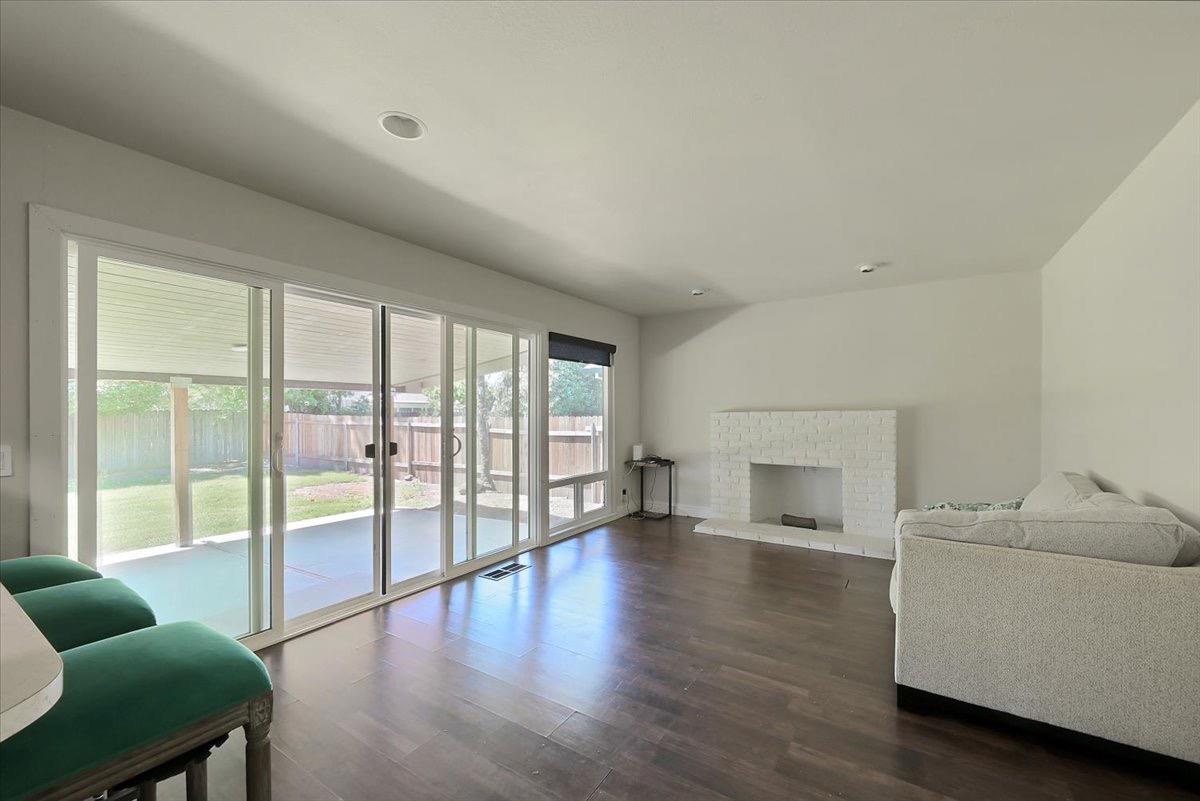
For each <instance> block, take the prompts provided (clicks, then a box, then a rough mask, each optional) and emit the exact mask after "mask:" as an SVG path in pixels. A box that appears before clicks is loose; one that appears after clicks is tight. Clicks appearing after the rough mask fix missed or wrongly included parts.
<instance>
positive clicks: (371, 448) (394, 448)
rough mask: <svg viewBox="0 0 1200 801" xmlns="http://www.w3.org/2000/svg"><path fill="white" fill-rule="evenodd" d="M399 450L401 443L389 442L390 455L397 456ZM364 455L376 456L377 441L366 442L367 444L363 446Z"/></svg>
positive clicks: (370, 457)
mask: <svg viewBox="0 0 1200 801" xmlns="http://www.w3.org/2000/svg"><path fill="white" fill-rule="evenodd" d="M399 452H400V444H399V443H397V442H389V443H388V456H395V455H396V454H398V453H399ZM363 456H365V457H367V458H368V459H374V458H375V443H374V442H368V443H367V444H366V446H365V447H364V448H363Z"/></svg>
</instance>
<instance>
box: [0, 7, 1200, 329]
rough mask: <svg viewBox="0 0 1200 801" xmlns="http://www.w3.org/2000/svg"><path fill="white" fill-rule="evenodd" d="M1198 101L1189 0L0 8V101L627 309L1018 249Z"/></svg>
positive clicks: (1072, 224) (1014, 262)
mask: <svg viewBox="0 0 1200 801" xmlns="http://www.w3.org/2000/svg"><path fill="white" fill-rule="evenodd" d="M1198 98H1200V3H1178V4H1175V3H1169V4H1152V3H1083V4H1075V3H1019V4H1018V3H1012V4H1010V3H965V2H964V3H893V2H884V3H815V2H814V3H802V4H800V3H797V4H787V3H763V4H758V3H649V2H647V3H524V2H516V3H486V4H485V3H466V2H463V3H418V2H412V3H353V4H346V3H303V4H301V3H296V4H291V3H274V2H255V3H222V2H202V3H191V2H187V3H185V2H166V3H107V2H106V3H75V2H55V3H50V2H33V3H24V2H4V3H3V4H2V5H0V102H3V103H4V104H5V105H8V106H12V107H15V108H17V109H20V110H23V111H27V112H29V113H31V114H34V115H37V116H39V117H43V118H46V119H49V120H52V121H54V122H58V123H61V124H64V125H67V126H69V127H71V128H75V129H78V130H82V131H84V132H87V133H90V134H94V135H96V136H99V137H102V138H104V139H108V140H111V141H114V142H118V143H120V144H124V145H127V146H129V147H133V148H135V149H138V150H141V151H144V152H148V153H151V154H154V155H157V156H160V157H162V158H165V159H168V160H170V161H173V162H176V163H179V164H184V165H186V166H189V167H192V168H195V169H197V170H200V171H202V172H205V173H209V174H212V175H216V176H218V177H221V178H225V179H227V180H230V181H233V182H235V183H238V184H242V185H244V186H247V187H251V188H254V189H257V190H260V191H262V192H266V193H268V194H271V195H275V196H278V197H280V198H284V199H286V200H290V201H292V202H295V203H299V204H301V205H304V206H307V207H310V208H313V209H316V210H319V211H323V212H326V213H329V214H331V215H334V216H336V217H341V218H344V219H346V220H350V221H352V222H356V223H359V224H361V225H365V226H367V227H370V228H373V229H376V230H379V231H384V232H387V233H390V234H394V235H396V236H399V237H402V238H404V239H407V240H410V241H412V242H416V243H419V244H422V245H426V246H428V247H431V248H434V249H437V250H440V251H443V252H446V253H449V254H452V255H455V256H459V257H461V258H464V259H468V260H470V261H473V262H477V263H479V264H482V265H485V266H488V267H492V268H495V269H497V270H501V271H503V272H506V273H510V274H512V275H516V276H520V277H522V278H527V279H529V280H531V281H536V282H538V283H541V284H545V285H548V286H552V287H555V288H558V289H561V290H563V291H565V292H569V293H571V294H574V295H578V296H580V297H585V298H589V299H592V300H596V301H598V302H601V303H605V304H608V305H611V306H614V307H617V308H621V309H625V310H628V311H631V312H635V313H638V314H648V313H657V312H665V311H674V310H680V309H686V308H692V307H696V306H711V305H718V304H729V303H741V302H751V301H759V300H767V299H776V298H783V297H790V296H803V295H815V294H823V293H829V292H837V291H843V290H848V289H855V288H861V287H865V286H887V285H896V284H904V283H914V282H919V281H927V280H932V279H939V278H953V277H960V276H967V275H973V274H978V273H986V272H995V271H1007V270H1026V269H1036V268H1038V267H1040V266H1041V265H1042V264H1043V263H1044V262H1045V261H1046V260H1047V259H1048V258H1049V257H1050V256H1051V255H1052V254H1053V253H1054V252H1055V251H1056V250H1057V249H1058V247H1059V246H1061V245H1062V243H1063V242H1064V241H1065V240H1066V239H1067V238H1068V237H1069V236H1070V235H1071V234H1072V233H1073V232H1074V231H1075V230H1076V228H1078V226H1079V225H1080V223H1082V221H1083V220H1084V219H1086V217H1087V216H1088V215H1089V214H1090V213H1091V212H1092V211H1093V210H1094V209H1095V208H1096V207H1097V206H1098V205H1099V204H1100V202H1101V201H1102V200H1103V199H1104V197H1105V196H1107V194H1108V193H1109V192H1111V191H1112V190H1113V188H1115V186H1116V185H1117V184H1118V183H1119V182H1120V180H1121V179H1122V178H1123V177H1124V176H1125V175H1127V174H1128V173H1129V171H1130V170H1131V169H1132V168H1133V167H1134V166H1135V165H1136V164H1137V163H1138V162H1139V161H1140V160H1141V158H1142V157H1144V156H1145V155H1146V153H1147V152H1148V151H1149V150H1150V149H1151V148H1152V147H1153V145H1154V144H1155V143H1156V142H1157V141H1158V140H1159V139H1160V138H1161V137H1162V136H1163V135H1164V134H1165V133H1166V132H1167V131H1168V130H1169V129H1170V127H1171V126H1172V124H1173V123H1174V122H1175V121H1176V120H1178V119H1179V118H1180V117H1181V116H1182V115H1183V114H1184V112H1185V111H1186V110H1187V109H1188V108H1190V107H1191V105H1192V104H1193V103H1195V102H1196V101H1197V99H1198ZM385 110H402V111H407V112H410V113H413V114H415V115H417V116H418V117H420V118H421V119H422V120H424V121H425V122H426V123H427V124H428V126H429V130H430V132H429V135H428V136H427V137H425V138H424V139H422V140H420V141H416V142H404V141H400V140H396V139H392V138H390V137H388V136H387V135H386V134H384V133H383V132H382V131H381V130H380V128H379V127H378V125H377V124H376V117H377V116H378V115H379V113H380V112H382V111H385ZM865 261H885V262H890V264H888V265H887V266H886V267H884V268H881V269H880V270H878V271H877V272H876V273H875V274H874V275H873V276H871V277H869V278H867V277H863V276H860V275H859V274H858V273H857V271H856V270H855V269H854V268H855V266H856V265H857V264H859V263H861V262H865ZM693 286H703V287H708V288H710V289H711V292H710V293H709V294H708V295H707V296H705V297H704V298H700V299H694V298H691V297H690V296H689V295H688V289H689V288H691V287H693Z"/></svg>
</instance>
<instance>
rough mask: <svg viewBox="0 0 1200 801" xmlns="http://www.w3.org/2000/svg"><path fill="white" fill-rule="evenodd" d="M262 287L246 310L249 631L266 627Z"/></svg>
mask: <svg viewBox="0 0 1200 801" xmlns="http://www.w3.org/2000/svg"><path fill="white" fill-rule="evenodd" d="M262 292H263V291H262V289H260V288H258V287H251V288H250V291H249V292H248V293H247V294H248V295H249V300H248V303H249V306H248V309H247V315H246V317H247V321H248V323H247V325H248V327H249V329H250V330H249V331H248V332H247V336H246V343H247V347H246V405H247V407H248V408H247V415H246V424H247V431H246V436H247V446H248V447H247V453H246V480H247V485H248V486H247V490H248V492H247V495H248V498H249V504H250V508H249V509H247V518H248V522H249V524H250V543H249V557H250V558H249V560H248V562H249V564H248V566H247V567H248V569H249V571H250V631H252V632H257V631H261V630H262V628H263V565H264V564H265V560H266V554H265V553H264V549H263V523H264V521H263V474H262V457H263V453H262V449H263V430H262V396H263V394H262V390H263V387H262V369H263V360H262V346H263V336H262V329H263V319H262V301H263V296H262Z"/></svg>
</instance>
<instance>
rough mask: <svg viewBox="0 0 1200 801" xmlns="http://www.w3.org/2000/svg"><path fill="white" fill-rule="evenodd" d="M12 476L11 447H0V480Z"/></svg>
mask: <svg viewBox="0 0 1200 801" xmlns="http://www.w3.org/2000/svg"><path fill="white" fill-rule="evenodd" d="M11 475H12V445H0V478H3V477H5V476H11Z"/></svg>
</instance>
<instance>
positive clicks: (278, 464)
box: [271, 433, 283, 476]
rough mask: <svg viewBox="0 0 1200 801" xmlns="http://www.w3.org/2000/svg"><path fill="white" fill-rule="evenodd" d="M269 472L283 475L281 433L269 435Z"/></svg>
mask: <svg viewBox="0 0 1200 801" xmlns="http://www.w3.org/2000/svg"><path fill="white" fill-rule="evenodd" d="M271 472H273V473H275V475H279V476H281V475H283V434H282V433H279V434H276V435H275V436H273V437H271Z"/></svg>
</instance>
